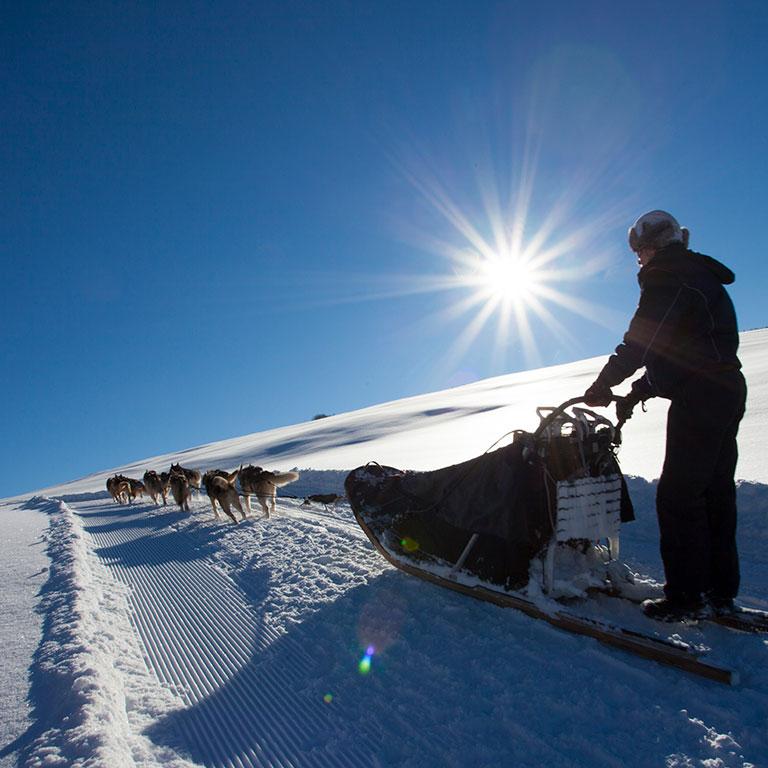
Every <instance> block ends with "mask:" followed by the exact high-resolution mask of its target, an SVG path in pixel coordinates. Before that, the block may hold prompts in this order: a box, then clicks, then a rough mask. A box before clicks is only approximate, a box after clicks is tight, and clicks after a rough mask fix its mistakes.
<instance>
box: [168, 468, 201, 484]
mask: <svg viewBox="0 0 768 768" xmlns="http://www.w3.org/2000/svg"><path fill="white" fill-rule="evenodd" d="M174 472H181V473H182V474H183V475H184V476H185V477H186V478H187V481H188V482H189V484H190V485H191V486H192V487H193V488H197V490H198V491H199V490H200V480H201V477H200V472H199V471H198V470H196V469H187V468H186V467H182V466H181V464H171V469H170V474H171V475H172V474H173V473H174Z"/></svg>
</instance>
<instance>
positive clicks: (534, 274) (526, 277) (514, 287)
mask: <svg viewBox="0 0 768 768" xmlns="http://www.w3.org/2000/svg"><path fill="white" fill-rule="evenodd" d="M540 281H541V275H540V274H539V272H538V270H537V269H536V267H535V265H533V264H532V263H531V262H530V261H527V260H525V259H523V258H521V257H520V256H519V255H516V254H511V253H507V254H492V255H490V256H488V257H484V258H481V259H480V260H479V263H478V267H477V275H476V285H477V289H478V290H479V291H481V292H482V293H484V294H485V296H487V297H488V298H490V299H495V300H496V301H498V302H499V303H502V304H528V302H529V301H530V299H531V298H532V297H533V296H534V295H535V294H536V290H537V288H538V286H539V283H540ZM468 282H471V281H468Z"/></svg>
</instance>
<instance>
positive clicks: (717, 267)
mask: <svg viewBox="0 0 768 768" xmlns="http://www.w3.org/2000/svg"><path fill="white" fill-rule="evenodd" d="M662 263H665V264H667V265H671V263H674V264H675V268H676V270H679V271H687V269H690V268H691V267H694V266H695V267H698V268H700V269H706V270H708V271H709V272H711V273H712V274H713V275H714V276H715V277H716V278H717V279H718V280H719V281H720V282H721V283H722V284H723V285H731V283H733V282H734V280H736V275H735V274H734V273H733V271H732V270H730V269H729V268H728V267H726V266H725V264H723V263H722V262H719V261H718V260H717V259H713V258H712V257H711V256H707V255H706V254H704V253H697V252H696V251H690V250H688V249H687V248H686V247H685V246H683V244H682V243H672V244H671V245H668V246H667V247H666V248H662V249H661V250H660V251H659V252H658V253H657V254H656V256H654V257H653V259H651V261H650V262H648V264H647V265H646V267H651V266H654V267H655V266H662ZM646 267H643V269H642V270H641V272H642V271H644V270H645V269H646Z"/></svg>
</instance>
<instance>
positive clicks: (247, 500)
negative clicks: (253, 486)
mask: <svg viewBox="0 0 768 768" xmlns="http://www.w3.org/2000/svg"><path fill="white" fill-rule="evenodd" d="M243 498H244V499H245V504H244V505H243V506H244V507H245V509H246V512H243V517H247V516H248V515H250V514H251V512H252V510H251V497H250V494H247V493H246V494H245V495H244V496H243Z"/></svg>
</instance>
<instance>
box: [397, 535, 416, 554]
mask: <svg viewBox="0 0 768 768" xmlns="http://www.w3.org/2000/svg"><path fill="white" fill-rule="evenodd" d="M400 546H401V547H402V548H403V549H404V550H405V551H406V552H415V551H416V550H417V549H418V548H419V542H418V541H416V539H412V538H411V537H410V536H406V537H405V538H404V539H401V540H400Z"/></svg>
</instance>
